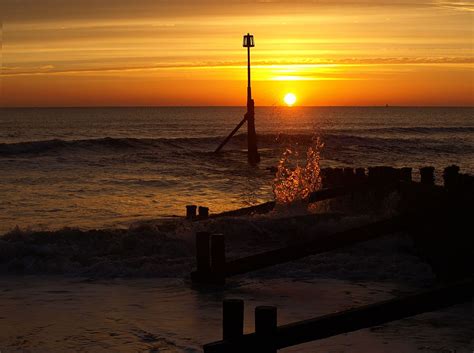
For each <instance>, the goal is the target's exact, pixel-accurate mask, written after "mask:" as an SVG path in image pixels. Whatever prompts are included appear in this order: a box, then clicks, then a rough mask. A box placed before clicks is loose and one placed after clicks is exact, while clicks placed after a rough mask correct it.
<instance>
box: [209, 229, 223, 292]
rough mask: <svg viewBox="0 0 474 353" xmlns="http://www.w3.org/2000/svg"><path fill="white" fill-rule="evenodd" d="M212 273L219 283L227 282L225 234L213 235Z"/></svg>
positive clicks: (213, 278) (215, 280) (215, 281)
mask: <svg viewBox="0 0 474 353" xmlns="http://www.w3.org/2000/svg"><path fill="white" fill-rule="evenodd" d="M211 274H212V280H213V282H214V283H217V284H224V283H225V237H224V234H212V235H211Z"/></svg>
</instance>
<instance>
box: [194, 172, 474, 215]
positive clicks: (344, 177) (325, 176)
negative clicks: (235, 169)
mask: <svg viewBox="0 0 474 353" xmlns="http://www.w3.org/2000/svg"><path fill="white" fill-rule="evenodd" d="M419 172H420V182H419V183H412V181H413V177H412V173H413V170H412V168H408V167H403V168H393V167H386V166H379V167H369V168H323V169H321V180H322V186H323V188H322V189H321V190H317V191H315V192H313V193H311V194H310V196H309V198H308V200H307V202H308V203H315V202H320V201H325V200H330V199H334V198H337V197H343V196H348V195H354V194H363V193H369V192H377V193H382V194H383V193H384V192H388V191H391V190H394V189H397V188H398V186H399V185H400V183H402V184H404V185H410V184H413V185H415V186H416V185H421V186H424V187H425V190H431V189H429V188H430V187H432V188H434V189H436V188H437V189H440V188H442V187H441V186H436V185H435V184H434V181H435V176H434V172H435V169H434V168H433V167H423V168H420V170H419ZM443 180H444V188H446V189H450V190H454V189H456V188H457V189H465V188H466V187H470V188H471V189H472V184H473V177H472V176H470V175H467V174H461V173H459V167H457V166H455V165H453V166H449V167H447V168H445V170H444V173H443ZM444 188H443V189H444ZM275 206H276V203H275V202H274V201H268V202H265V203H262V204H259V205H255V206H250V207H244V208H240V209H237V210H232V211H226V212H221V213H217V214H209V212H208V213H205V214H198V215H197V214H196V211H194V213H193V212H191V213H190V212H189V208H191V209H194V210H197V206H195V205H190V206H187V218H188V219H191V220H197V221H198V220H203V219H207V218H208V217H209V218H220V217H241V216H247V215H252V214H265V213H268V212H271V211H272V210H273V209H274V208H275Z"/></svg>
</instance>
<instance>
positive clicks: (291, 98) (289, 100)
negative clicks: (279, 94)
mask: <svg viewBox="0 0 474 353" xmlns="http://www.w3.org/2000/svg"><path fill="white" fill-rule="evenodd" d="M283 100H284V101H285V104H286V105H287V106H289V107H292V106H293V105H294V104H295V103H296V96H295V95H294V94H293V93H287V94H286V95H285V98H283Z"/></svg>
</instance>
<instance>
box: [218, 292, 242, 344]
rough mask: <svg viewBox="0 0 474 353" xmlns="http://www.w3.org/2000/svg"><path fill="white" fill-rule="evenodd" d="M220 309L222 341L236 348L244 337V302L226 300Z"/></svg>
mask: <svg viewBox="0 0 474 353" xmlns="http://www.w3.org/2000/svg"><path fill="white" fill-rule="evenodd" d="M222 309H223V311H222V339H223V340H224V341H228V342H231V343H235V345H236V346H237V345H238V342H239V340H240V339H241V338H242V336H243V335H244V301H243V300H239V299H226V300H224V303H223V307H222ZM235 348H237V347H235ZM236 350H237V349H236ZM236 353H237V352H236Z"/></svg>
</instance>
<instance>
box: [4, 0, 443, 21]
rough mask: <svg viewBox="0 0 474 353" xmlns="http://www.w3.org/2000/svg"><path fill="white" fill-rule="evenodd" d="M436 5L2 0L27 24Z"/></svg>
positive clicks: (371, 0) (401, 0) (8, 17)
mask: <svg viewBox="0 0 474 353" xmlns="http://www.w3.org/2000/svg"><path fill="white" fill-rule="evenodd" d="M446 2H447V1H446ZM433 4H435V2H433V1H429V0H426V1H421V0H413V1H412V0H363V1H359V0H291V1H290V0H226V1H222V0H200V1H196V0H135V1H133V2H132V1H129V0H80V1H77V0H67V1H65V0H2V13H3V14H2V15H3V20H4V21H5V22H6V23H11V22H27V23H28V22H38V21H39V22H41V21H45V22H47V21H56V22H61V21H65V20H89V21H91V20H94V19H111V18H132V17H141V18H166V17H168V18H169V17H189V16H191V17H194V16H203V15H204V16H212V15H242V16H245V15H248V14H249V13H250V14H253V13H262V12H267V13H268V11H276V12H279V13H292V12H293V13H295V12H301V11H307V10H308V9H321V8H325V7H331V8H338V7H340V6H358V7H364V6H403V7H410V8H411V7H419V6H430V5H433Z"/></svg>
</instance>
